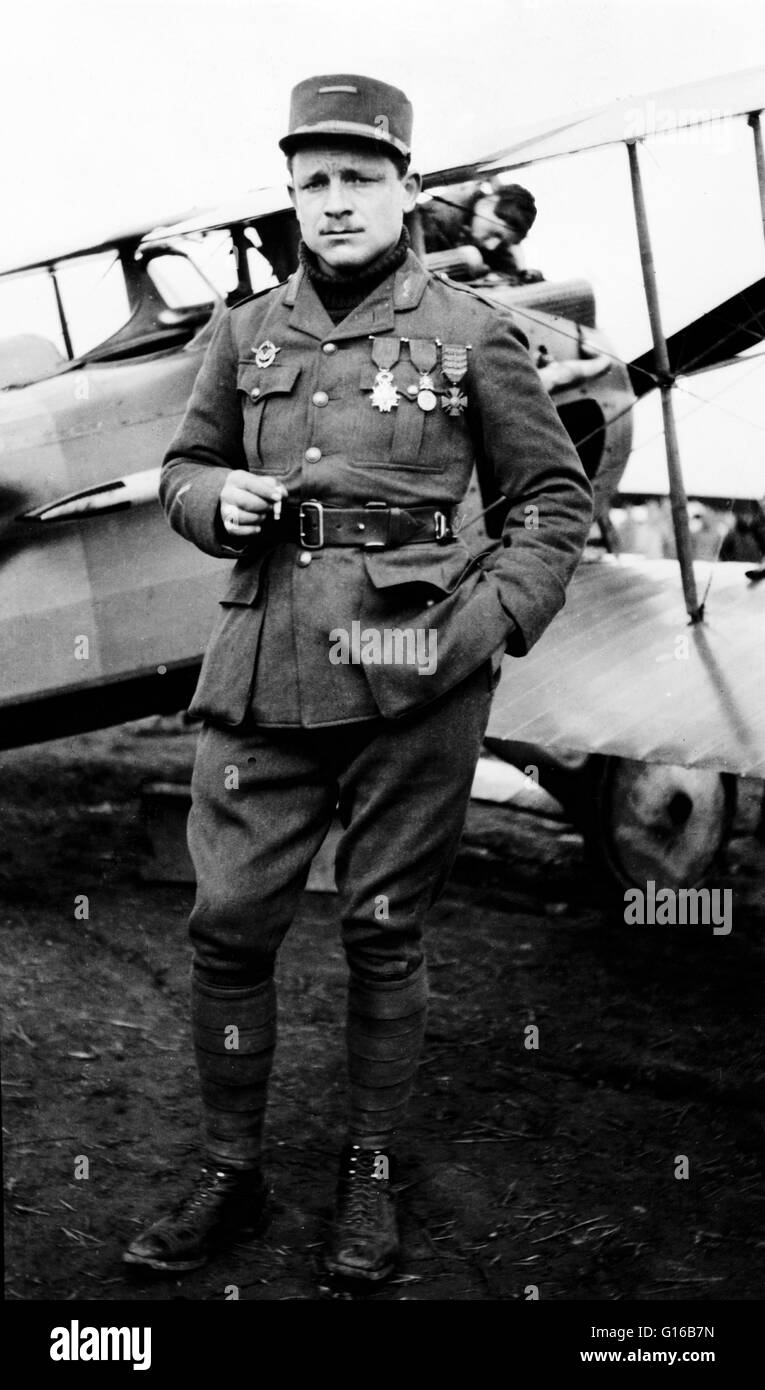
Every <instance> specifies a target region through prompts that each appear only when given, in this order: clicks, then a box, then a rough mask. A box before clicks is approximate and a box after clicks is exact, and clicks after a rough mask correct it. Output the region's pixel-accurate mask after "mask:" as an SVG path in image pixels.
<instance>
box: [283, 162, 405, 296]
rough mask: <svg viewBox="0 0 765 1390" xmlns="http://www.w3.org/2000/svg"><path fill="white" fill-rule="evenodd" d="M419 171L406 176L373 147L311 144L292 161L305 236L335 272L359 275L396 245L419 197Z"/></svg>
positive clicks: (297, 206)
mask: <svg viewBox="0 0 765 1390" xmlns="http://www.w3.org/2000/svg"><path fill="white" fill-rule="evenodd" d="M419 188H420V179H419V176H418V175H417V174H406V175H405V176H404V177H403V178H402V177H401V176H400V174H399V172H398V169H397V168H396V166H395V164H394V163H393V160H392V159H389V158H388V157H387V155H384V154H378V152H377V150H375V149H374V147H372V146H370V148H369V150H368V151H367V150H366V149H365V148H363V147H358V148H356V147H354V146H352V145H349V146H347V147H346V146H344V145H322V144H319V143H317V144H315V145H313V144H311V145H308V146H306V147H305V148H303V149H300V150H298V151H297V153H296V154H295V155H294V157H293V161H292V187H291V188H290V197H291V198H292V202H293V204H294V206H295V211H296V212H297V216H298V221H299V223H300V231H301V233H302V237H303V241H304V242H305V244H306V246H307V247H308V249H309V250H310V251H313V253H314V255H316V256H317V257H318V258H319V264H320V265H321V267H322V269H323V270H324V271H325V272H326V273H327V274H328V275H332V276H333V277H337V278H339V277H341V276H344V275H353V274H356V273H357V272H358V271H359V270H363V269H364V267H365V266H367V265H369V263H370V262H371V261H373V260H374V259H375V257H376V256H379V255H381V254H382V252H384V251H387V250H388V249H389V248H390V247H391V246H395V244H396V242H397V241H398V239H399V236H400V235H401V226H402V222H403V218H404V213H405V212H410V211H411V210H412V208H413V207H414V204H415V202H416V199H417V193H418V192H419Z"/></svg>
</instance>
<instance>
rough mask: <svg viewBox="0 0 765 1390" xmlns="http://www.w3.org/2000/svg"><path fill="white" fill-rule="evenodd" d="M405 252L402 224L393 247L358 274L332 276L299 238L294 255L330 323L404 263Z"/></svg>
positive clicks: (336, 320)
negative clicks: (336, 277)
mask: <svg viewBox="0 0 765 1390" xmlns="http://www.w3.org/2000/svg"><path fill="white" fill-rule="evenodd" d="M408 251H409V233H408V231H407V230H406V227H402V229H401V236H400V237H399V239H398V241H397V242H396V245H395V246H391V247H390V249H389V250H387V251H384V252H383V253H382V255H381V256H377V257H376V258H375V260H373V261H372V262H371V263H370V264H369V265H368V266H365V267H364V269H363V270H361V271H359V273H358V275H348V276H343V277H342V278H341V279H337V280H335V279H333V278H332V277H331V276H329V275H327V274H326V273H325V272H324V271H323V270H322V269H321V267H320V265H319V262H318V260H317V259H316V256H315V255H314V253H313V251H309V250H308V247H307V246H306V245H305V243H304V242H303V241H301V243H300V246H299V248H298V257H299V259H300V264H301V265H302V267H303V269H304V271H305V273H306V275H307V276H308V279H309V280H310V281H311V284H312V285H313V287H314V289H315V290H316V293H317V294H318V296H319V299H320V300H321V302H322V304H323V305H324V308H325V309H326V311H327V313H328V314H329V317H330V318H331V320H332V322H333V323H335V324H337V323H341V322H342V320H343V319H344V318H346V317H347V315H348V314H350V313H351V312H352V310H354V309H356V308H357V307H358V305H359V304H361V303H362V302H363V300H365V299H366V297H367V295H368V294H371V293H372V290H374V289H376V288H377V286H378V285H381V284H382V282H383V280H385V279H387V277H388V276H389V275H392V274H393V272H394V271H396V270H398V268H399V266H402V265H403V264H404V261H405V260H406V258H407V254H408Z"/></svg>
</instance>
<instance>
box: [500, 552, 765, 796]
mask: <svg viewBox="0 0 765 1390" xmlns="http://www.w3.org/2000/svg"><path fill="white" fill-rule="evenodd" d="M750 568H751V566H750V565H746V564H738V563H718V564H717V565H715V566H714V573H713V576H712V585H711V588H710V591H709V595H708V598H707V603H706V609H705V621H704V622H703V624H700V625H697V626H695V627H691V626H690V625H689V624H688V620H687V615H686V612H685V605H684V602H683V593H682V588H681V584H680V574H679V570H678V566H677V562H676V561H674V560H647V559H644V558H642V557H641V556H637V555H622V556H619V557H614V556H610V555H605V556H601V557H598V558H597V559H592V560H590V559H589V558H588V559H585V560H584V561H583V562H582V564H581V565H580V566H579V569H578V571H577V573H576V575H575V576H574V579H573V581H572V583H571V585H570V587H569V590H568V598H567V602H566V606H565V608H564V609H563V611H562V612H561V613H560V614H559V615H558V616H557V618H556V619H555V621H554V622H553V623H552V624H551V626H550V628H549V629H548V630H547V632H546V633H545V634H544V636H543V637H542V638H541V639H540V641H539V642H538V643H537V645H536V646H535V647H534V648H533V650H532V651H531V652H530V653H529V655H528V656H526V657H522V658H520V659H518V658H511V657H506V658H505V662H504V670H503V675H502V680H501V682H500V685H499V689H498V690H497V693H496V696H495V698H494V704H493V707H492V713H491V718H490V720H489V728H488V734H489V735H490V736H492V737H493V738H499V739H505V740H508V741H517V740H521V741H524V742H529V743H534V744H539V745H540V746H541V747H543V748H546V749H549V750H550V751H552V752H555V751H558V750H560V751H572V750H573V751H579V752H588V753H609V754H616V755H619V756H621V757H625V758H634V759H637V760H638V761H640V762H656V763H670V764H682V765H684V766H686V767H699V768H700V767H708V768H718V769H719V770H720V771H723V772H731V773H735V774H738V775H740V776H751V777H765V641H763V636H764V635H765V583H761V584H757V583H752V582H750V581H748V580H747V578H746V571H747V569H750ZM695 569H696V580H697V584H698V588H699V593H700V594H703V593H704V591H705V589H706V586H707V582H708V579H709V574H710V565H709V564H707V563H702V562H697V563H696V566H695Z"/></svg>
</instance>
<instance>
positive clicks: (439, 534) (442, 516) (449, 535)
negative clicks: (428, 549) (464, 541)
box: [433, 512, 454, 543]
mask: <svg viewBox="0 0 765 1390" xmlns="http://www.w3.org/2000/svg"><path fill="white" fill-rule="evenodd" d="M433 530H434V534H435V538H436V540H437V541H439V542H441V543H443V542H444V541H450V540H452V539H453V538H454V532H453V531H452V528H451V523H450V521H449V519H448V517H447V515H446V513H445V512H434V513H433Z"/></svg>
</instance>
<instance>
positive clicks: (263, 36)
mask: <svg viewBox="0 0 765 1390" xmlns="http://www.w3.org/2000/svg"><path fill="white" fill-rule="evenodd" d="M4 16H5V17H4V20H3V34H2V44H0V140H1V141H2V147H0V170H1V172H2V179H3V189H4V192H5V198H4V211H5V216H4V219H3V223H2V226H0V264H8V263H12V262H13V261H16V262H17V263H18V261H19V260H25V259H28V258H29V257H30V256H32V255H34V254H35V252H36V251H38V250H43V248H44V249H45V251H47V250H49V249H50V248H51V247H52V246H54V245H61V246H62V247H63V246H69V245H71V244H76V243H86V242H88V241H90V240H91V239H98V238H100V237H102V236H108V235H110V234H111V233H112V232H114V231H115V230H119V229H123V228H126V227H133V226H141V225H143V224H146V225H149V224H151V223H156V222H162V221H165V220H167V219H168V218H171V217H173V216H174V215H175V214H181V213H183V212H185V211H187V210H188V209H190V208H193V207H199V208H204V207H207V206H208V205H210V204H214V203H215V202H217V201H218V200H222V199H225V198H228V197H234V196H236V195H237V194H240V193H242V192H244V191H246V190H247V189H250V188H255V187H259V186H261V185H263V184H268V183H273V182H279V181H281V180H282V178H283V162H282V159H281V155H280V154H279V152H278V150H277V149H276V141H277V139H278V138H279V136H280V135H281V134H283V133H284V130H285V128H286V117H287V108H288V101H289V89H290V87H291V86H292V84H293V83H294V82H295V81H298V80H299V79H300V78H302V77H305V76H307V75H309V74H310V73H315V72H333V71H334V72H342V71H352V72H353V71H357V72H358V71H360V72H369V73H372V74H374V75H376V76H379V77H382V78H383V79H386V80H388V81H391V82H393V83H395V84H397V85H399V86H401V87H403V88H404V89H405V90H406V92H407V93H408V94H409V95H410V97H411V98H412V101H413V103H414V108H415V156H416V160H417V162H418V164H419V165H420V167H421V168H425V169H427V168H433V167H442V166H444V165H448V164H451V163H454V162H456V161H459V160H461V159H467V158H471V157H476V156H478V155H480V154H482V153H488V152H490V151H492V150H494V149H496V148H498V147H501V146H502V145H503V144H505V143H509V142H511V141H512V140H513V139H514V137H515V136H516V135H517V133H518V131H519V129H520V128H522V127H523V126H525V125H527V124H529V123H531V122H533V121H535V120H539V119H542V118H545V117H549V116H550V115H555V114H557V113H561V114H566V115H568V114H571V113H574V112H576V111H577V110H581V109H582V108H588V107H591V106H594V105H598V104H600V103H605V102H608V101H610V100H613V99H616V98H623V97H628V96H635V98H636V99H637V98H639V97H640V95H641V94H643V93H645V92H650V91H652V90H656V89H660V88H662V87H666V86H674V85H677V84H679V83H682V82H690V81H693V80H696V79H703V78H708V77H713V76H717V75H719V74H722V73H727V72H735V71H737V70H741V69H745V68H751V67H753V66H755V65H757V64H762V63H765V4H763V0H437V3H435V2H434V0H55V3H50V4H49V3H46V2H45V0H24V3H17V4H15V5H14V4H8V3H6V6H5V8H4ZM751 146H752V139H751V133H750V132H749V131H748V130H747V129H746V127H745V125H744V124H743V123H738V124H736V123H732V122H725V123H723V124H719V123H718V124H717V125H716V126H712V127H707V133H706V135H705V136H704V137H703V138H697V139H695V140H694V141H687V142H685V144H683V142H681V141H678V140H677V139H675V140H672V139H657V140H655V141H652V142H649V146H648V147H647V148H646V149H644V151H643V168H644V172H645V180H646V193H647V197H648V202H649V211H650V213H651V219H652V223H653V233H654V242H655V251H656V260H657V268H658V272H659V277H660V281H661V288H662V293H663V298H664V304H665V318H666V321H667V322H666V326H667V328H668V329H669V330H671V329H672V328H673V327H677V326H679V325H680V324H682V323H683V322H686V321H687V320H688V319H689V318H691V317H693V316H695V314H697V313H699V312H702V311H703V309H704V308H706V307H709V306H710V305H711V304H712V303H714V302H715V300H716V299H717V300H719V299H720V298H721V297H723V296H725V295H727V294H730V293H731V292H732V291H733V290H734V289H737V288H739V287H740V286H741V285H743V284H746V283H749V282H750V281H751V280H753V279H755V278H758V277H759V276H761V275H762V274H763V273H765V247H764V244H763V236H762V228H761V224H760V220H759V213H758V202H757V190H756V180H755V172H754V160H753V157H752V149H751ZM523 182H525V183H526V184H527V185H528V186H529V187H530V188H531V189H532V191H533V192H534V194H535V196H536V198H537V201H538V204H539V207H540V213H539V218H538V221H537V225H536V226H535V228H534V231H533V233H532V236H531V237H530V238H529V241H528V243H527V247H528V251H527V261H528V263H529V264H531V265H538V266H540V268H541V269H542V270H543V271H544V272H545V274H546V275H548V276H551V277H552V276H558V275H561V276H565V275H579V274H583V275H586V276H587V277H588V278H589V279H590V280H591V281H592V282H593V284H594V286H595V290H596V293H597V298H598V307H599V317H600V322H601V324H602V325H603V327H604V328H605V329H606V330H607V331H608V333H609V334H610V335H611V336H613V337H614V338H615V339H616V340H617V341H618V343H619V349H620V351H622V352H624V354H625V355H627V356H629V355H631V354H632V353H634V352H637V351H639V350H640V349H641V348H642V347H644V346H646V345H647V342H646V337H647V325H646V320H645V312H644V308H643V304H642V294H641V282H640V273H639V265H638V261H637V253H636V247H635V239H634V231H633V229H632V222H631V211H630V203H629V184H628V178H627V166H626V154H625V153H624V151H623V149H621V148H620V149H617V150H613V151H607V152H604V153H601V154H590V155H585V156H578V157H576V158H575V159H568V160H563V161H554V162H553V163H551V164H549V165H547V166H540V167H538V168H536V169H534V170H528V171H526V170H524V175H523Z"/></svg>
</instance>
